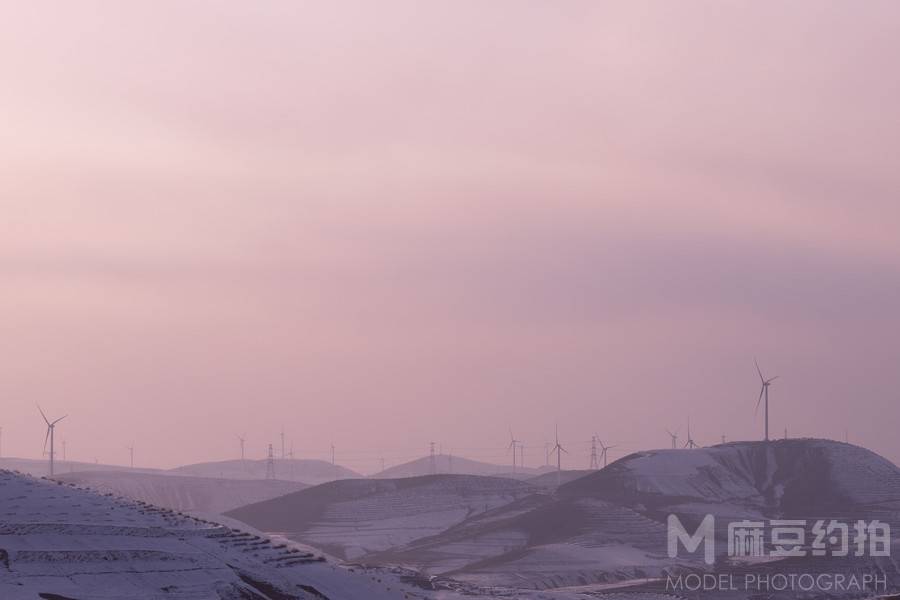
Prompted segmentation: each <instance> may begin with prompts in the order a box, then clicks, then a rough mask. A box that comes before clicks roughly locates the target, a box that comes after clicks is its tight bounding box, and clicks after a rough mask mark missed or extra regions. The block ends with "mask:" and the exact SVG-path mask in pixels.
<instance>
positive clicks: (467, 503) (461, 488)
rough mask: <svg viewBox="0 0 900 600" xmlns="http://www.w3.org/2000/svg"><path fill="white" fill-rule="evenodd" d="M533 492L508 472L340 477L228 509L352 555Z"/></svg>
mask: <svg viewBox="0 0 900 600" xmlns="http://www.w3.org/2000/svg"><path fill="white" fill-rule="evenodd" d="M536 491H537V488H535V487H534V486H531V485H528V484H527V483H523V482H520V481H516V480H513V479H504V478H496V477H479V476H474V475H429V476H425V477H412V478H403V479H376V480H372V479H370V480H345V481H335V482H331V483H327V484H323V485H320V486H316V487H314V488H309V489H306V490H303V491H300V492H297V493H295V494H289V495H287V496H282V497H280V498H275V499H273V500H269V501H266V502H261V503H259V504H254V505H250V506H245V507H242V508H239V509H237V510H234V511H231V512H229V513H228V516H230V517H233V518H235V519H239V520H241V521H244V522H246V523H249V524H250V525H252V526H253V527H256V528H257V529H261V530H263V531H268V532H279V533H282V534H284V535H287V536H289V537H291V538H292V539H296V540H300V541H302V542H304V543H307V544H310V545H312V546H315V547H317V548H321V549H323V550H325V551H326V552H329V553H331V554H334V555H335V556H339V557H341V558H346V559H355V558H358V557H360V556H363V555H365V554H368V553H370V552H374V551H380V550H386V549H389V548H392V547H395V546H398V545H403V544H407V543H409V542H411V541H413V540H416V539H419V538H422V537H426V536H431V535H436V534H438V533H440V532H442V531H444V530H446V529H448V528H450V527H452V526H453V525H456V524H458V523H461V522H463V521H465V520H466V519H468V518H471V517H472V516H474V515H477V514H480V513H483V512H485V511H489V510H492V509H495V508H497V507H500V506H504V505H506V504H509V503H510V502H513V501H515V500H517V499H520V498H524V497H526V496H528V495H530V494H532V493H534V492H536Z"/></svg>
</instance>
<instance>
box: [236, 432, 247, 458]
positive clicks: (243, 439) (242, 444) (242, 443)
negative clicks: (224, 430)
mask: <svg viewBox="0 0 900 600" xmlns="http://www.w3.org/2000/svg"><path fill="white" fill-rule="evenodd" d="M246 435H247V434H246V433H245V434H244V435H239V436H237V439H238V440H239V441H240V442H241V462H244V443H245V442H246V441H247V438H246Z"/></svg>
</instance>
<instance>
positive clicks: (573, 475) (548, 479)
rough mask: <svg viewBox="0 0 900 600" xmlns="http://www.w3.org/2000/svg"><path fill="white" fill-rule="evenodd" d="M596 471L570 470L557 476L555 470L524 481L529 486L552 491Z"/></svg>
mask: <svg viewBox="0 0 900 600" xmlns="http://www.w3.org/2000/svg"><path fill="white" fill-rule="evenodd" d="M596 472H597V471H596V470H594V469H583V470H572V471H565V470H563V471H560V472H559V474H558V475H557V473H556V469H553V470H552V471H548V472H547V473H543V474H541V475H536V476H534V477H529V478H528V479H526V480H525V481H527V482H528V483H530V484H531V485H536V486H538V487H542V488H547V489H553V488H556V487H559V486H561V485H565V484H567V483H569V482H570V481H575V480H576V479H581V478H582V477H586V476H588V475H592V474H593V473H596Z"/></svg>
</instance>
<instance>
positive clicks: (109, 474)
mask: <svg viewBox="0 0 900 600" xmlns="http://www.w3.org/2000/svg"><path fill="white" fill-rule="evenodd" d="M57 479H60V480H62V481H66V482H71V483H75V484H78V485H83V486H88V487H90V488H92V489H95V490H98V491H100V492H104V493H105V492H112V493H114V494H116V495H117V496H126V497H128V498H132V499H134V500H142V501H144V502H148V503H150V504H155V505H156V506H162V507H164V508H171V509H174V510H181V511H191V512H202V513H224V512H227V511H229V510H232V509H235V508H238V507H239V506H244V505H245V504H253V503H255V502H262V501H263V500H269V499H271V498H277V497H278V496H283V495H285V494H290V493H291V492H297V491H299V490H302V489H304V488H306V487H308V486H307V485H306V484H305V483H300V482H296V481H279V480H267V479H214V478H211V477H190V476H176V475H161V474H158V473H129V472H122V471H88V472H83V473H78V472H76V473H72V474H70V475H61V476H59V477H57Z"/></svg>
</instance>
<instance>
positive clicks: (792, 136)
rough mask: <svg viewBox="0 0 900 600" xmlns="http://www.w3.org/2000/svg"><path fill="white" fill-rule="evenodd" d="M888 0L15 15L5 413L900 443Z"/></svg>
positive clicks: (3, 227) (119, 432) (92, 434)
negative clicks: (760, 410)
mask: <svg viewBox="0 0 900 600" xmlns="http://www.w3.org/2000/svg"><path fill="white" fill-rule="evenodd" d="M898 56H900V4H897V3H896V2H890V1H884V2H877V1H872V2H866V3H864V4H859V3H853V2H827V1H809V2H792V3H775V2H772V3H760V2H749V1H748V2H718V1H710V2H687V1H682V2H669V1H664V0H660V1H659V2H636V1H632V0H628V1H622V2H594V1H591V2H555V1H554V2H551V1H546V2H538V1H533V2H521V1H516V2H482V1H480V0H478V1H468V2H467V1H460V0H453V1H447V2H431V3H427V2H420V1H418V0H415V1H409V2H393V1H385V2H369V1H366V2H358V3H356V2H299V1H290V2H253V3H247V2H237V1H226V2H201V1H196V2H178V3H175V2H173V3H163V2H151V1H146V2H127V3H125V2H112V1H109V2H100V1H97V2H88V1H84V2H78V3H70V2H44V1H37V0H33V1H32V0H30V1H28V2H18V3H12V2H8V3H4V4H3V5H2V6H0V76H2V81H3V86H2V91H0V108H2V116H0V335H2V340H3V343H2V344H0V365H2V366H0V398H2V411H0V426H2V427H3V453H4V455H18V456H29V457H38V456H40V453H41V444H42V442H43V435H44V432H43V425H42V422H41V421H40V416H39V415H38V413H37V410H36V409H35V406H34V405H35V402H40V403H41V405H42V406H43V407H44V408H45V410H46V411H47V412H48V413H51V414H52V415H61V414H63V413H69V414H70V417H69V419H68V420H66V421H65V422H63V423H62V424H61V425H60V427H59V430H58V436H59V439H65V440H66V441H67V444H68V450H69V458H73V459H81V460H94V459H95V458H96V459H99V460H100V461H101V462H103V461H106V462H117V463H125V462H127V460H128V451H127V450H126V449H125V447H126V446H127V445H130V443H131V442H132V441H133V442H134V444H135V446H136V463H137V464H138V465H141V466H175V465H178V464H183V463H188V462H195V461H200V460H213V459H224V458H231V457H235V456H236V455H237V453H238V451H239V450H238V448H239V447H238V444H237V439H236V435H237V434H241V433H244V432H246V433H247V438H248V442H247V443H248V446H247V448H248V454H249V455H251V456H258V457H261V456H262V454H263V450H264V448H265V445H266V444H267V443H269V442H276V439H277V436H278V432H279V431H280V429H281V427H282V425H284V427H285V429H286V432H287V433H286V436H287V438H288V440H289V441H290V440H292V441H293V444H294V447H295V451H296V453H297V454H298V455H301V454H302V455H303V456H309V457H321V458H324V457H326V456H327V455H328V454H329V449H328V447H329V444H330V443H331V442H332V441H334V443H335V444H336V446H337V447H338V452H337V454H338V460H339V462H342V463H344V464H346V465H347V466H349V467H351V468H356V469H359V470H363V471H372V470H374V469H375V468H376V467H379V466H380V458H381V457H382V456H384V457H385V458H386V460H387V462H388V463H389V464H390V463H396V462H399V461H401V460H405V459H407V458H412V457H414V456H417V455H420V454H422V453H424V452H425V450H426V447H427V443H428V442H429V441H432V440H434V441H436V442H438V443H439V444H442V446H443V448H444V449H445V450H452V451H453V452H454V454H461V455H467V456H470V457H473V458H482V459H489V460H496V461H505V460H507V457H506V455H505V454H504V451H503V450H502V449H500V448H501V447H502V446H503V445H504V443H505V442H506V441H507V437H508V434H507V428H508V427H510V426H511V427H512V428H513V429H514V430H515V433H516V437H518V438H519V439H522V440H525V441H526V443H527V444H528V446H529V448H528V449H527V450H526V462H527V463H529V464H532V465H534V464H537V463H538V462H540V463H542V462H543V445H544V442H545V441H546V440H548V439H550V438H551V437H552V435H553V425H554V423H555V422H558V423H559V427H560V434H561V437H562V441H563V443H564V444H567V445H568V446H569V447H570V451H571V454H570V456H568V457H566V459H568V460H569V461H571V462H570V463H569V465H568V466H572V467H575V466H579V467H584V466H586V465H587V462H588V449H587V444H586V440H588V439H589V438H590V436H591V435H592V434H593V433H595V432H596V433H598V434H599V435H600V436H601V437H603V438H604V439H608V440H610V442H613V443H619V444H621V450H623V451H631V450H637V449H641V448H648V447H660V446H665V445H666V444H667V436H666V435H665V433H664V431H663V429H664V428H666V427H669V428H673V427H678V426H680V427H681V428H682V430H684V425H685V424H684V421H685V415H686V414H687V413H688V411H689V412H690V414H691V415H692V423H693V428H694V433H695V436H694V437H695V439H697V441H698V442H701V443H712V442H715V441H718V440H719V437H720V435H722V434H725V435H727V436H728V438H729V439H749V438H755V437H758V436H759V435H760V434H761V431H762V421H761V420H760V419H759V418H758V417H756V418H755V417H754V414H753V408H754V404H755V401H756V394H757V392H758V380H757V377H756V373H755V371H754V368H753V357H754V356H758V357H759V359H760V362H761V363H762V365H763V367H764V368H765V369H767V370H768V371H770V372H771V373H773V374H780V375H781V376H782V379H780V380H779V381H777V382H776V385H774V386H773V388H772V392H773V393H772V402H773V403H772V429H773V431H777V432H781V431H782V430H783V428H784V427H785V426H787V427H788V428H789V432H790V433H791V434H792V435H810V436H822V437H834V438H839V437H842V436H843V430H844V428H845V427H846V428H847V429H848V430H849V436H850V440H851V441H855V442H860V443H863V444H864V445H866V446H868V447H871V448H873V449H874V450H876V451H878V452H881V453H883V454H885V455H886V456H887V457H889V458H891V459H892V460H894V461H898V460H900V442H898V441H897V439H898V436H897V433H896V424H897V423H898V422H900V408H898V406H900V402H898V395H900V392H898V390H900V369H898V368H897V359H898V356H900V318H898V316H897V310H898V306H900V240H898V231H900V194H898V192H900V171H898V169H897V160H898V159H897V157H898V156H900V111H898V108H897V107H898V106H900V74H898V73H900V70H898V69H897V64H896V62H897V57H898Z"/></svg>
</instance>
